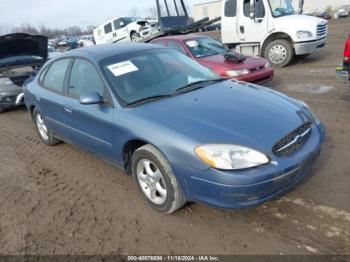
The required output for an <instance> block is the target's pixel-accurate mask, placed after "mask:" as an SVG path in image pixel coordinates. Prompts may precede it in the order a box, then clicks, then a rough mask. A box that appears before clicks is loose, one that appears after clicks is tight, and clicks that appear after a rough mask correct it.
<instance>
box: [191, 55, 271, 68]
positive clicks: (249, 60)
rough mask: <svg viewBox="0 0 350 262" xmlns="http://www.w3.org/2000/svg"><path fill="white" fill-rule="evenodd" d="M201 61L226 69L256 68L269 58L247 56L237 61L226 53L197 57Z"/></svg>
mask: <svg viewBox="0 0 350 262" xmlns="http://www.w3.org/2000/svg"><path fill="white" fill-rule="evenodd" d="M197 61H198V62H199V63H203V64H206V65H209V66H210V65H215V66H218V67H223V68H225V69H226V70H229V69H249V70H251V69H255V68H257V67H261V66H264V65H265V64H266V63H267V60H265V59H264V58H260V57H246V60H244V61H242V62H239V63H236V62H234V61H230V60H228V59H226V58H225V54H220V55H212V56H207V57H201V58H197Z"/></svg>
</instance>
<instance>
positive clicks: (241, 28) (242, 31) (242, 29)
mask: <svg viewBox="0 0 350 262" xmlns="http://www.w3.org/2000/svg"><path fill="white" fill-rule="evenodd" d="M239 31H241V34H244V26H243V25H241V26H240V27H239Z"/></svg>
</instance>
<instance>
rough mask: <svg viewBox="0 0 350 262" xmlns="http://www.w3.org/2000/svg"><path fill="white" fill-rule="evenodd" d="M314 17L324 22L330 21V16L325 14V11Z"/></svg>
mask: <svg viewBox="0 0 350 262" xmlns="http://www.w3.org/2000/svg"><path fill="white" fill-rule="evenodd" d="M316 16H317V17H319V18H323V19H325V20H330V19H332V15H331V14H329V13H327V12H326V11H324V12H320V13H318V14H316Z"/></svg>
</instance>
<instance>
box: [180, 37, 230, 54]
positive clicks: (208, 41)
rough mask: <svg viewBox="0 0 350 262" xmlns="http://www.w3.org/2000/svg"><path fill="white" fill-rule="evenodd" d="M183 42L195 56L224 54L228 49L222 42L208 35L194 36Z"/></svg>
mask: <svg viewBox="0 0 350 262" xmlns="http://www.w3.org/2000/svg"><path fill="white" fill-rule="evenodd" d="M185 43H186V45H187V47H188V49H189V50H190V52H191V53H192V55H193V56H194V57H196V58H199V57H205V56H211V55H219V54H224V53H227V52H229V51H230V50H229V49H227V48H226V47H225V46H224V45H223V44H221V43H220V42H218V41H216V40H214V39H213V38H210V37H201V38H196V39H193V40H188V41H186V42H185Z"/></svg>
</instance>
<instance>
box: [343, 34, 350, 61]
mask: <svg viewBox="0 0 350 262" xmlns="http://www.w3.org/2000/svg"><path fill="white" fill-rule="evenodd" d="M344 61H346V62H350V36H349V37H348V39H347V40H346V43H345V50H344Z"/></svg>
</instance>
